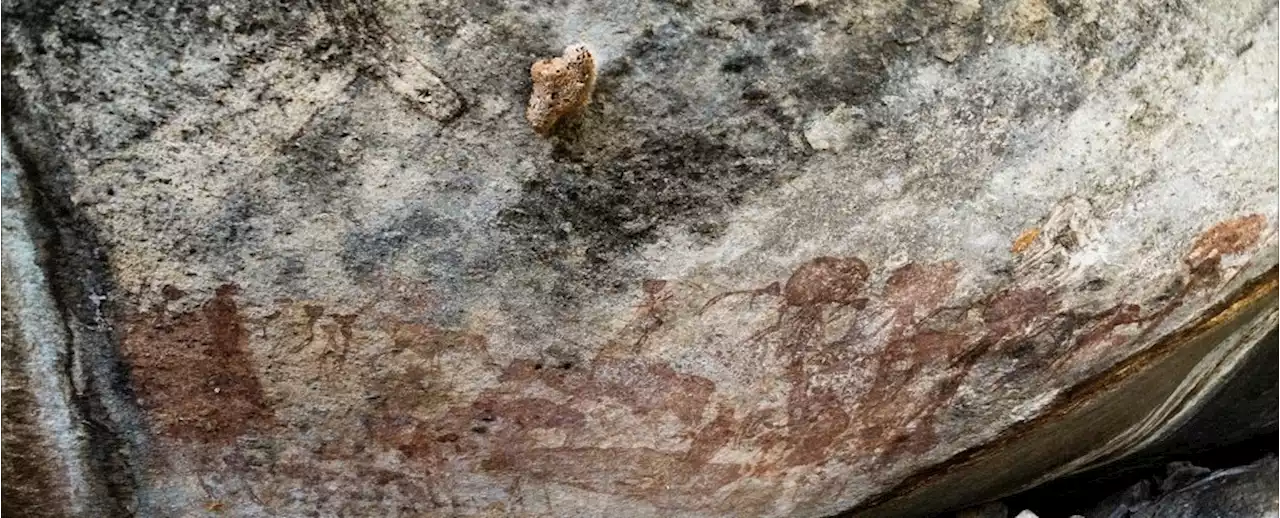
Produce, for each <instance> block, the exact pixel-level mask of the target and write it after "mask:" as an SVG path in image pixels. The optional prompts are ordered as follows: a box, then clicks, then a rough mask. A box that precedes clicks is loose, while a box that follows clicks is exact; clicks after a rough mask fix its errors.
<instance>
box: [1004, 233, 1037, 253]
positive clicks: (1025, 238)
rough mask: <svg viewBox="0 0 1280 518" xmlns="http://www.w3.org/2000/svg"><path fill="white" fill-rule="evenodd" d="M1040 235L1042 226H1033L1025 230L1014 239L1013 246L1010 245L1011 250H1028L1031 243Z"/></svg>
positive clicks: (1017, 251)
mask: <svg viewBox="0 0 1280 518" xmlns="http://www.w3.org/2000/svg"><path fill="white" fill-rule="evenodd" d="M1038 237H1040V227H1031V228H1029V229H1026V230H1023V231H1022V233H1021V234H1018V237H1017V238H1016V239H1014V240H1013V246H1011V247H1009V251H1010V252H1013V253H1015V254H1020V253H1023V252H1026V251H1027V249H1028V248H1030V247H1031V243H1034V242H1036V238H1038Z"/></svg>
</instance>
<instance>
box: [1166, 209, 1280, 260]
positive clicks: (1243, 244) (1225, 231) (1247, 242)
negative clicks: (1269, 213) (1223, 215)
mask: <svg viewBox="0 0 1280 518" xmlns="http://www.w3.org/2000/svg"><path fill="white" fill-rule="evenodd" d="M1266 228H1267V218H1266V217H1265V216H1263V215H1261V214H1252V215H1249V216H1242V217H1239V218H1235V219H1229V220H1227V221H1223V222H1221V223H1218V224H1217V225H1214V226H1212V227H1210V228H1209V230H1206V231H1205V232H1204V233H1202V234H1200V236H1198V237H1196V240H1195V242H1194V243H1192V245H1191V252H1189V253H1188V254H1187V256H1186V258H1185V259H1184V261H1185V262H1186V263H1187V265H1188V266H1190V267H1191V270H1192V271H1194V272H1207V271H1213V270H1217V268H1218V264H1219V263H1220V262H1221V260H1222V256H1224V255H1231V254H1238V253H1241V252H1244V251H1245V250H1248V249H1249V248H1250V247H1252V246H1254V245H1256V244H1257V243H1258V240H1259V239H1260V238H1261V237H1262V231H1263V230H1265V229H1266Z"/></svg>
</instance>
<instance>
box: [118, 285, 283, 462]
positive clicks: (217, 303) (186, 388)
mask: <svg viewBox="0 0 1280 518" xmlns="http://www.w3.org/2000/svg"><path fill="white" fill-rule="evenodd" d="M235 293H236V288H235V287H234V286H232V285H224V286H222V287H220V288H218V290H217V292H216V295H215V296H214V297H213V299H211V300H209V301H208V302H206V303H205V304H204V306H203V307H201V308H200V309H198V310H196V311H193V312H190V313H180V314H172V313H169V312H168V311H164V310H160V311H156V312H153V313H141V314H137V315H133V316H131V317H128V318H127V319H126V322H127V324H126V327H125V332H124V336H123V339H122V341H121V349H122V351H123V354H124V357H125V360H126V361H127V362H128V364H129V368H130V369H129V373H130V379H131V382H132V384H133V387H134V389H135V390H136V391H137V393H138V395H139V396H140V400H141V404H142V406H143V408H145V409H146V410H147V413H148V416H149V417H150V418H151V420H152V422H153V424H154V425H155V426H156V428H157V429H159V431H160V433H161V434H163V435H166V436H169V437H172V438H175V439H181V440H188V441H196V442H204V443H222V442H226V441H229V440H231V439H233V438H235V437H237V436H239V435H241V434H243V433H245V432H248V431H251V430H254V429H260V428H262V427H263V426H264V425H266V424H267V423H268V422H269V421H270V420H271V411H270V409H269V408H268V407H267V404H266V402H265V401H264V396H263V391H262V385H261V383H260V381H259V379H258V376H257V373H256V372H255V370H254V367H253V361H252V357H251V355H250V353H249V350H248V337H247V334H246V331H245V328H244V323H243V317H241V315H240V312H239V309H238V308H237V306H236V302H235V298H234V296H235Z"/></svg>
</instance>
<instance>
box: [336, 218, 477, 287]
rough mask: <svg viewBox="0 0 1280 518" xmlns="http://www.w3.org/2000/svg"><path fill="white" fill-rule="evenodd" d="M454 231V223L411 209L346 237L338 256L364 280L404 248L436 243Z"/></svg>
mask: <svg viewBox="0 0 1280 518" xmlns="http://www.w3.org/2000/svg"><path fill="white" fill-rule="evenodd" d="M458 232H459V226H458V224H457V223H456V222H454V221H451V220H449V219H448V218H446V217H445V216H442V215H440V214H437V213H435V212H433V211H431V210H429V209H425V208H419V209H414V210H412V211H408V212H407V213H406V214H405V215H404V216H403V217H401V218H399V219H397V220H394V221H392V222H391V223H389V224H386V225H382V226H376V227H373V228H369V229H364V230H358V231H354V232H352V233H350V234H348V235H347V236H346V238H345V239H344V240H343V245H342V251H341V252H340V253H339V256H340V257H341V258H342V264H343V266H344V267H345V268H346V269H347V271H349V272H351V273H352V274H355V275H356V276H358V277H367V276H368V275H370V274H372V273H374V272H375V271H376V270H377V269H379V268H381V267H383V266H386V265H387V264H389V263H390V262H391V261H392V260H393V259H394V258H395V256H396V254H398V253H400V252H401V251H402V250H404V249H405V248H408V247H411V246H413V245H430V244H433V243H435V244H439V243H441V242H443V241H444V240H446V239H448V238H450V237H451V236H453V235H454V234H456V233H458ZM436 248H439V249H444V248H447V247H444V246H439V247H436Z"/></svg>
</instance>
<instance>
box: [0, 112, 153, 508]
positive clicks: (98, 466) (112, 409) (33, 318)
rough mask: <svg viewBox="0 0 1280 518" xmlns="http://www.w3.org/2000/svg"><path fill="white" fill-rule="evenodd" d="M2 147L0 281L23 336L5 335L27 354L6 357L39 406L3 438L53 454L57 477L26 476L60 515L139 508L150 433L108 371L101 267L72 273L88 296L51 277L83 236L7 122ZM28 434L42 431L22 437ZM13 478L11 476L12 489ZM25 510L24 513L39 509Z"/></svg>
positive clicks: (27, 451) (111, 359)
mask: <svg viewBox="0 0 1280 518" xmlns="http://www.w3.org/2000/svg"><path fill="white" fill-rule="evenodd" d="M6 129H7V125H6ZM0 155H2V158H3V214H4V217H3V222H4V223H3V224H4V229H5V239H4V240H3V251H4V256H3V257H4V266H5V273H6V274H8V276H7V277H6V278H5V279H4V282H3V284H4V291H5V294H6V296H5V298H4V303H5V305H6V307H5V310H6V313H12V316H13V317H14V318H13V323H14V324H15V325H16V327H17V328H18V329H19V332H18V333H17V334H16V336H18V337H20V340H21V343H11V342H8V340H6V342H7V343H6V344H5V347H6V349H8V348H11V347H13V348H20V350H22V352H20V353H19V355H23V356H25V357H24V358H23V360H25V361H22V362H21V364H19V365H6V366H5V367H6V371H9V370H10V369H14V370H18V371H20V374H21V377H22V378H25V379H22V380H21V381H25V382H26V385H25V386H22V387H14V389H15V390H24V389H25V390H26V391H28V392H29V393H30V394H31V396H32V397H33V398H34V399H35V402H36V405H35V406H36V409H37V410H36V413H37V415H36V416H34V419H35V422H33V423H32V425H34V426H32V427H31V428H30V429H27V427H26V426H25V425H24V423H25V422H26V420H27V419H31V418H32V417H33V416H12V417H13V419H11V416H9V415H6V416H5V421H6V426H9V425H12V426H15V427H19V428H21V429H23V431H25V432H27V433H30V435H28V436H23V437H19V439H18V441H22V442H16V443H14V444H12V445H8V444H7V446H11V447H17V448H18V449H19V450H20V451H22V453H23V455H24V456H31V457H44V458H46V459H49V460H50V461H52V462H53V463H54V465H55V466H56V469H55V470H52V471H53V473H56V474H57V475H60V477H59V476H53V477H49V478H47V479H44V480H41V479H38V478H34V479H30V480H29V482H30V483H31V484H40V483H41V482H46V483H47V484H48V486H46V487H33V488H24V490H29V491H38V492H39V493H41V494H43V495H44V498H43V499H42V500H43V502H42V503H45V504H51V505H53V506H58V507H60V508H61V509H62V510H63V511H64V512H63V513H55V515H57V514H62V515H67V516H90V515H95V516H124V515H131V514H132V513H133V511H135V510H136V509H137V502H135V501H133V498H134V495H135V494H136V492H135V488H136V487H137V486H138V480H139V479H138V476H139V475H140V471H138V470H137V467H138V466H137V463H136V462H134V461H133V458H134V452H136V451H145V450H141V446H142V445H143V444H144V441H145V439H144V438H143V437H142V436H141V435H140V434H138V433H135V432H131V431H129V430H140V429H142V428H141V425H140V423H141V418H140V416H139V414H138V412H137V410H136V408H135V407H133V405H132V403H131V402H130V399H129V398H127V397H125V394H124V390H125V389H124V388H123V385H121V384H120V383H119V381H118V380H116V379H115V378H116V376H115V375H113V374H112V372H113V370H114V368H115V365H116V361H115V356H114V352H113V348H111V347H110V346H109V345H108V344H110V343H111V340H110V339H109V338H107V337H106V333H109V332H110V326H109V325H108V324H106V323H105V319H104V318H103V316H102V313H101V311H102V303H103V302H104V300H105V297H97V296H94V295H92V294H94V293H98V292H99V290H94V289H92V287H89V286H88V285H89V284H91V283H92V281H91V280H90V279H91V278H94V277H97V276H95V275H93V274H94V273H98V274H99V275H101V272H83V273H84V274H83V275H71V276H69V277H68V278H69V279H72V280H71V281H69V282H77V281H78V282H83V283H85V285H86V286H79V288H82V289H85V290H86V291H87V292H88V293H89V294H90V295H89V296H87V297H85V298H87V299H88V300H86V301H80V299H81V297H78V296H75V295H72V297H75V298H73V299H69V298H68V295H67V293H65V292H63V290H66V289H67V288H68V287H67V286H61V288H62V289H63V290H60V289H59V288H60V286H58V285H57V283H55V282H51V281H50V277H49V273H50V272H54V271H56V269H55V268H53V267H52V266H53V265H54V264H55V263H56V261H55V260H54V259H53V258H55V257H59V256H60V255H62V253H61V251H62V250H65V249H66V248H67V247H68V246H69V245H70V243H68V242H67V240H73V241H77V242H78V241H81V240H83V239H84V237H85V236H83V235H81V234H80V233H78V232H75V231H74V230H69V228H70V225H66V224H65V223H66V222H60V221H59V220H58V217H57V216H55V215H54V213H55V212H56V209H55V208H52V207H49V206H48V203H49V202H50V200H49V199H48V198H47V197H46V196H47V194H46V193H47V192H49V189H48V188H47V187H44V186H42V185H40V181H39V180H40V179H39V178H38V177H37V176H38V175H37V174H33V171H31V170H30V168H29V167H28V166H27V165H25V164H24V160H23V157H22V154H21V150H20V148H15V145H14V143H13V141H12V140H11V138H10V135H9V134H8V133H7V132H6V133H5V135H4V138H3V141H2V144H0ZM76 244H79V245H83V243H76ZM68 300H77V301H80V302H82V303H81V304H72V303H68ZM83 302H87V303H88V304H90V305H92V306H96V308H97V311H98V315H97V318H95V319H93V320H94V321H95V322H93V323H86V322H84V321H83V320H84V319H83V317H80V318H77V316H76V315H75V311H74V310H73V309H71V308H76V307H77V306H80V309H83V306H84V304H83ZM23 353H26V354H25V355H24V354H23ZM7 360H8V359H7V358H6V361H7ZM15 363H16V362H15ZM6 410H8V407H6ZM26 437H31V438H33V439H37V440H36V441H34V442H25V441H24V439H25V438H26ZM10 482H11V481H10V480H6V486H5V491H6V493H8V492H9V490H10V486H9V485H8V484H9V483H10ZM27 482H28V481H27V480H19V481H18V483H27ZM21 511H22V512H23V513H24V514H26V513H32V512H39V511H42V509H21Z"/></svg>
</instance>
